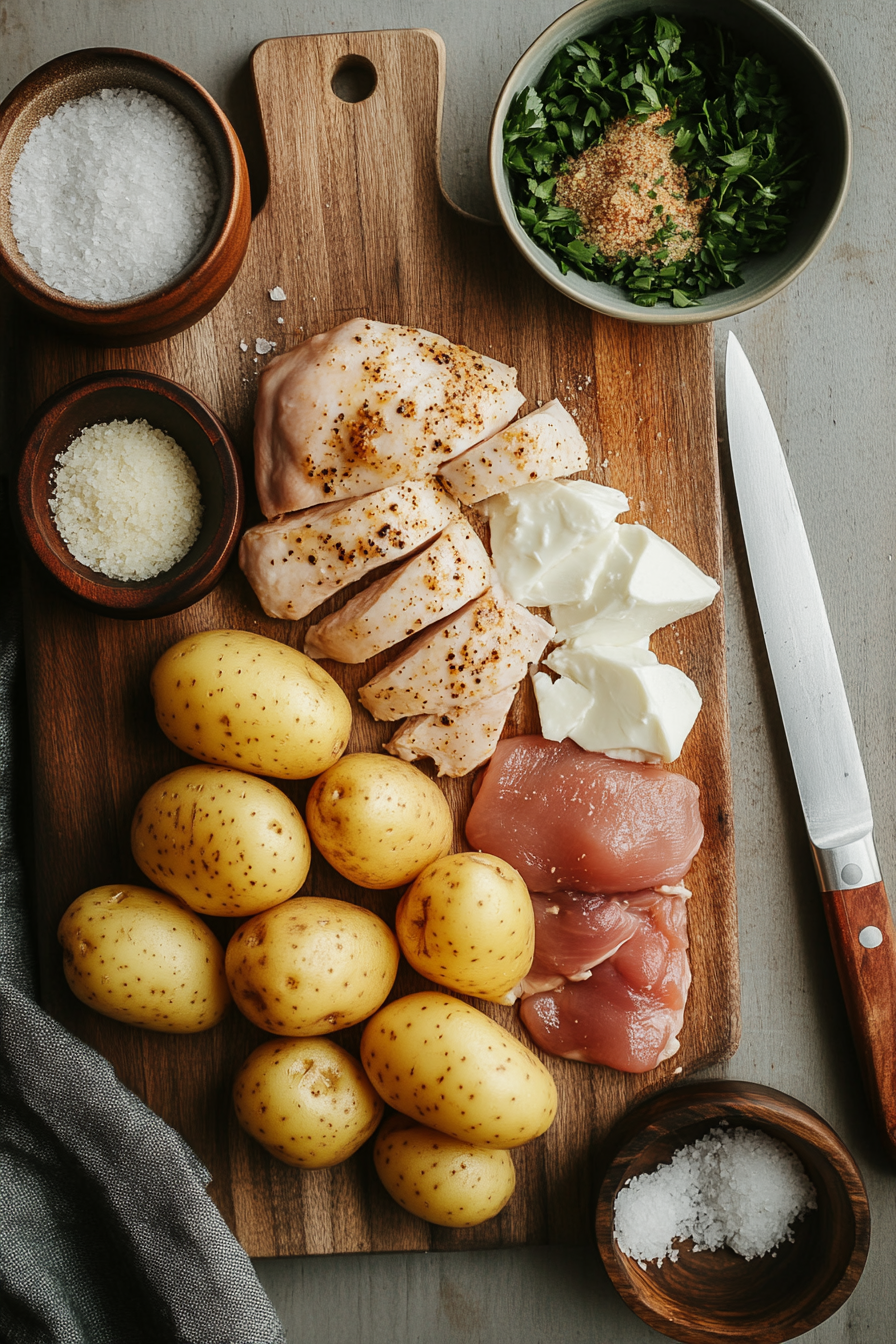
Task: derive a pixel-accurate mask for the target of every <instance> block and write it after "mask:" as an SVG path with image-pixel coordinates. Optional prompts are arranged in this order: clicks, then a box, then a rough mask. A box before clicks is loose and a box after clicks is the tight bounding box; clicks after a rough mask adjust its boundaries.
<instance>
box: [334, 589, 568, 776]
mask: <svg viewBox="0 0 896 1344" xmlns="http://www.w3.org/2000/svg"><path fill="white" fill-rule="evenodd" d="M553 633H554V627H553V626H552V625H549V624H548V622H547V621H543V620H542V619H541V617H540V616H536V615H535V614H534V612H531V611H529V610H527V608H526V607H521V606H519V605H518V604H517V603H516V602H511V601H510V600H509V599H508V598H506V597H505V596H504V594H503V593H502V592H501V591H500V590H499V589H497V588H489V590H488V592H486V593H483V595H482V597H478V598H477V599H476V601H475V602H469V603H468V604H467V605H466V606H465V607H462V608H461V610H460V611H457V612H455V613H454V615H453V616H447V617H446V618H445V619H444V620H442V621H439V622H438V624H436V625H433V626H430V628H429V630H426V631H424V633H423V634H422V635H420V637H419V638H418V639H415V640H414V642H413V644H411V645H410V647H409V648H407V649H406V650H405V652H404V653H403V654H401V656H400V657H398V658H397V659H396V660H395V662H393V663H390V664H389V665H388V667H384V668H383V670H382V671H381V672H378V673H377V675H376V676H375V677H371V679H370V681H368V682H367V684H366V685H364V686H362V687H361V688H360V690H359V691H358V698H359V700H360V701H361V704H362V705H363V706H364V708H365V709H367V710H369V711H370V713H371V714H372V715H373V717H374V718H375V719H403V718H406V717H407V716H409V715H416V714H443V713H447V712H448V711H451V710H455V709H458V708H461V707H463V706H469V705H474V704H476V703H477V702H478V701H480V700H486V699H488V698H489V697H490V696H493V695H497V694H498V692H499V691H503V690H506V689H507V687H508V686H516V685H517V684H518V683H519V682H520V681H521V680H522V679H523V677H524V676H525V675H526V670H527V668H528V666H529V663H531V662H537V660H538V659H539V658H540V657H541V655H542V653H543V652H544V649H545V645H546V644H547V642H548V640H549V639H550V638H551V636H552V635H553ZM577 750H578V748H577Z"/></svg>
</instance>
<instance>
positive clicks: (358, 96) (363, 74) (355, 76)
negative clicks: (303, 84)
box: [330, 56, 376, 103]
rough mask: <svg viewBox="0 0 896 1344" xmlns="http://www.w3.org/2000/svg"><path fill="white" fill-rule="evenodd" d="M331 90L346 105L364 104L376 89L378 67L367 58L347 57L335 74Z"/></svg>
mask: <svg viewBox="0 0 896 1344" xmlns="http://www.w3.org/2000/svg"><path fill="white" fill-rule="evenodd" d="M330 88H331V89H332V90H333V92H334V93H335V95H336V97H337V98H341V99H342V101H343V102H344V103H363V102H364V100H365V99H366V98H369V97H370V95H371V94H372V93H373V91H374V89H375V88H376V66H374V65H372V64H371V62H370V61H368V60H367V58H366V57H365V56H345V57H343V59H342V60H341V61H340V62H339V64H338V65H337V67H336V69H335V71H334V72H333V78H332V79H331V80H330Z"/></svg>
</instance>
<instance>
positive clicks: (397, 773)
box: [305, 751, 454, 891]
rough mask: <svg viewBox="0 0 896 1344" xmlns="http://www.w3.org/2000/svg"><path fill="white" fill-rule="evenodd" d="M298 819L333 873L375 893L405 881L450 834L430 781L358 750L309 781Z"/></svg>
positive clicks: (446, 813) (447, 813)
mask: <svg viewBox="0 0 896 1344" xmlns="http://www.w3.org/2000/svg"><path fill="white" fill-rule="evenodd" d="M305 820H306V821H307V823H308V830H309V831H310V832H311V839H312V840H313V841H314V843H315V845H317V848H318V849H319V850H320V852H321V853H322V854H323V856H324V858H325V859H326V860H327V862H328V863H330V864H332V865H333V867H334V868H335V869H336V871H337V872H338V873H341V874H342V876H343V877H347V878H348V879H349V881H350V882H354V883H356V885H357V886H359V887H369V888H373V889H375V890H378V891H381V890H385V889H386V888H388V887H400V886H403V885H404V884H405V883H406V882H412V881H413V880H414V878H415V877H416V876H417V874H418V873H420V872H422V871H423V869H424V868H425V867H426V866H427V864H429V863H432V861H433V860H434V859H438V858H440V857H441V856H442V855H443V854H447V853H448V852H449V850H450V849H451V843H452V839H453V836H454V823H453V822H452V819H451V809H450V808H449V806H448V802H447V799H446V798H445V795H444V794H443V793H442V790H441V789H440V788H439V786H438V784H435V783H434V782H433V781H432V780H431V779H429V778H427V776H426V775H424V774H423V773H422V771H420V770H418V769H417V767H416V766H414V765H408V763H407V762H406V761H397V760H393V759H391V758H390V757H388V756H377V755H376V754H375V753H373V752H366V751H358V752H353V753H352V754H351V755H349V756H343V758H342V760H341V761H337V762H336V764H335V765H333V766H331V767H330V769H329V770H326V771H324V773H323V774H322V775H321V776H320V778H319V779H316V780H315V781H314V783H313V784H312V786H311V792H310V793H309V795H308V804H307V806H306V808H305Z"/></svg>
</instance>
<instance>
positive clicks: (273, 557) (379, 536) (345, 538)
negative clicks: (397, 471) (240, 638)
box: [239, 479, 461, 621]
mask: <svg viewBox="0 0 896 1344" xmlns="http://www.w3.org/2000/svg"><path fill="white" fill-rule="evenodd" d="M460 516H461V512H460V508H459V506H458V505H457V503H456V502H455V501H454V500H453V499H452V498H451V496H450V495H449V494H448V492H447V490H445V489H443V487H442V486H441V485H439V483H438V482H437V481H436V480H435V479H431V480H426V481H403V482H402V483H401V484H400V485H391V486H388V487H387V488H386V489H385V490H377V491H375V492H374V493H373V494H370V495H364V496H363V497H362V498H361V499H352V500H346V501H344V502H339V503H334V504H321V505H318V507H317V508H315V509H306V510H305V511H304V512H303V513H297V514H293V515H292V516H291V517H289V518H282V519H280V520H279V521H277V522H269V523H259V524H258V526H257V527H250V528H249V530H248V531H247V532H245V533H244V534H243V539H242V541H241V542H240V556H239V559H240V568H241V569H242V570H243V572H244V574H245V575H246V578H247V579H248V580H249V582H250V583H251V585H252V587H253V589H254V591H255V595H256V597H257V598H258V600H259V602H260V603H261V605H262V607H263V609H264V610H265V611H266V612H267V614H268V616H277V617H280V618H281V619H282V620H286V621H297V620H299V619H300V618H301V617H302V616H307V615H308V613H309V611H313V610H314V608H315V607H317V606H319V605H320V603H321V602H323V601H325V600H326V599H327V598H328V597H330V596H332V594H333V593H336V592H338V591H339V589H340V588H345V587H347V586H348V584H350V583H354V581H355V579H360V578H361V576H362V575H363V574H366V573H367V572H368V571H369V570H371V569H376V568H377V566H379V565H385V564H386V563H387V562H388V561H390V560H398V559H400V558H401V557H402V556H403V555H410V554H411V553H412V552H413V551H415V550H417V549H418V548H419V547H420V546H424V545H425V544H426V542H428V541H430V540H431V539H432V538H433V537H435V536H437V535H438V534H439V533H440V532H441V531H443V530H444V528H446V527H448V526H449V524H450V523H453V522H455V521H456V520H457V519H458V518H460Z"/></svg>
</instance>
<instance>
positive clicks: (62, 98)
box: [0, 47, 252, 346]
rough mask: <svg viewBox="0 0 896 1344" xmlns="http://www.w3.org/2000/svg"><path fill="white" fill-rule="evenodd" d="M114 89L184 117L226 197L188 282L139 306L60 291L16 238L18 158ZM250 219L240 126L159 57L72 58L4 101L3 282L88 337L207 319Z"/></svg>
mask: <svg viewBox="0 0 896 1344" xmlns="http://www.w3.org/2000/svg"><path fill="white" fill-rule="evenodd" d="M109 88H137V89H143V90H145V91H146V92H148V93H153V94H156V95H157V96H158V97H160V98H163V99H164V100H165V101H166V102H168V103H170V104H171V105H172V106H173V107H175V108H176V109H177V110H178V111H179V112H181V113H182V114H183V115H184V116H185V117H186V118H187V119H188V121H190V122H191V123H192V124H193V126H194V127H195V128H196V130H197V132H198V133H199V135H200V137H201V139H202V140H203V142H204V144H205V146H206V148H207V150H208V153H209V156H210V158H211V161H212V164H213V165H214V169H215V173H216V174H217V178H218V186H219V189H220V199H219V201H218V209H217V211H216V213H215V217H214V219H213V220H212V222H211V225H210V228H209V232H208V235H207V237H206V241H205V243H204V245H203V247H202V248H201V249H200V251H199V252H198V253H197V254H196V256H195V257H193V259H192V260H191V261H190V262H189V264H188V265H187V266H186V267H185V268H184V270H182V271H181V272H180V274H179V275H176V276H174V277H173V278H172V279H171V280H170V281H168V282H167V283H166V284H165V285H163V286H162V287H161V288H160V289H155V290H152V291H151V292H150V293H148V294H142V295H140V296H138V297H137V298H134V299H128V300H125V301H123V302H120V303H93V302H86V301H82V300H79V299H71V298H68V297H67V296H66V295H65V294H62V293H61V292H60V291H59V290H58V289H51V288H50V286H49V285H47V284H45V282H44V281H43V280H42V279H41V278H40V276H39V275H38V274H37V273H36V272H35V271H33V270H32V269H31V267H30V266H29V265H28V264H27V263H26V262H25V260H24V258H23V257H22V254H21V253H20V251H19V248H18V245H17V243H16V240H15V237H14V235H13V231H12V224H11V221H10V209H9V189H10V182H11V179H12V174H13V170H14V169H15V166H16V163H17V161H18V158H19V155H20V154H21V152H22V149H23V148H24V146H25V143H26V141H27V139H28V137H29V135H30V134H31V132H32V130H33V129H34V127H35V126H36V125H37V123H38V122H39V121H40V119H41V118H42V117H46V116H51V115H52V114H53V113H54V112H55V111H56V110H57V108H58V107H60V106H61V105H62V104H63V103H66V102H69V101H70V100H71V99H74V98H80V97H83V96H84V95H85V94H89V93H93V92H94V91H95V90H97V89H109ZM251 222H252V220H251V203H250V196H249V174H248V171H247V169H246V160H245V158H244V157H243V151H242V148H241V146H240V142H239V140H238V139H237V137H236V134H235V132H234V130H233V127H232V126H231V125H230V122H229V121H228V120H227V118H226V117H225V115H224V113H223V112H222V111H221V109H220V108H219V107H218V106H217V104H216V103H215V102H214V101H213V99H212V98H211V97H210V96H209V95H208V94H207V93H206V91H205V89H203V88H202V87H201V86H200V85H199V84H197V83H196V81H195V80H192V79H191V78H190V77H189V75H185V74H184V73H183V71H181V70H178V69H176V68H175V67H174V66H173V65H168V64H167V63H166V62H165V61H160V60H158V59H157V58H156V57H155V56H146V55H144V54H143V53H142V52H138V51H125V50H121V49H119V48H117V47H91V48H88V49H87V50H85V51H73V52H70V53H69V54H68V55H66V56H60V57H58V58H57V59H56V60H54V61H50V62H48V64H47V65H42V66H41V67H40V69H38V70H35V71H33V73H32V74H30V75H28V77H27V78H26V79H24V80H23V81H22V82H21V84H18V85H17V86H16V88H14V89H13V90H12V92H11V93H10V94H9V95H8V96H7V98H6V99H5V100H4V101H3V103H2V104H0V275H3V276H4V277H5V279H6V280H8V282H9V283H10V284H11V285H12V287H13V289H15V290H16V292H17V293H18V294H20V295H21V296H22V298H23V299H25V300H26V301H27V302H28V303H29V304H30V305H31V306H32V307H33V308H36V309H37V310H38V312H40V313H41V314H42V315H43V316H44V317H46V318H48V319H49V320H50V321H52V322H54V323H56V324H58V325H61V326H63V327H65V328H67V329H68V330H70V331H73V332H75V333H76V334H77V336H78V337H79V338H80V339H81V340H84V341H90V342H92V343H96V344H100V345H106V346H122V345H143V344H146V343H147V342H148V341H157V340H160V339H161V338H162V337H164V336H173V335H174V334H175V333H176V332H178V331H183V330H184V329H185V328H187V327H190V326H192V325H193V323H194V322H198V321H199V319H200V318H201V317H204V316H205V314H206V313H207V312H209V311H210V310H211V309H212V308H214V306H215V304H216V303H217V302H218V300H219V299H221V298H222V297H223V295H224V294H225V293H226V292H227V290H228V289H229V288H230V286H231V285H232V283H233V281H234V280H235V279H236V275H237V272H238V271H239V268H240V266H241V265H242V261H243V257H244V256H245V254H246V248H247V247H248V245H249V234H250V229H251Z"/></svg>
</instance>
